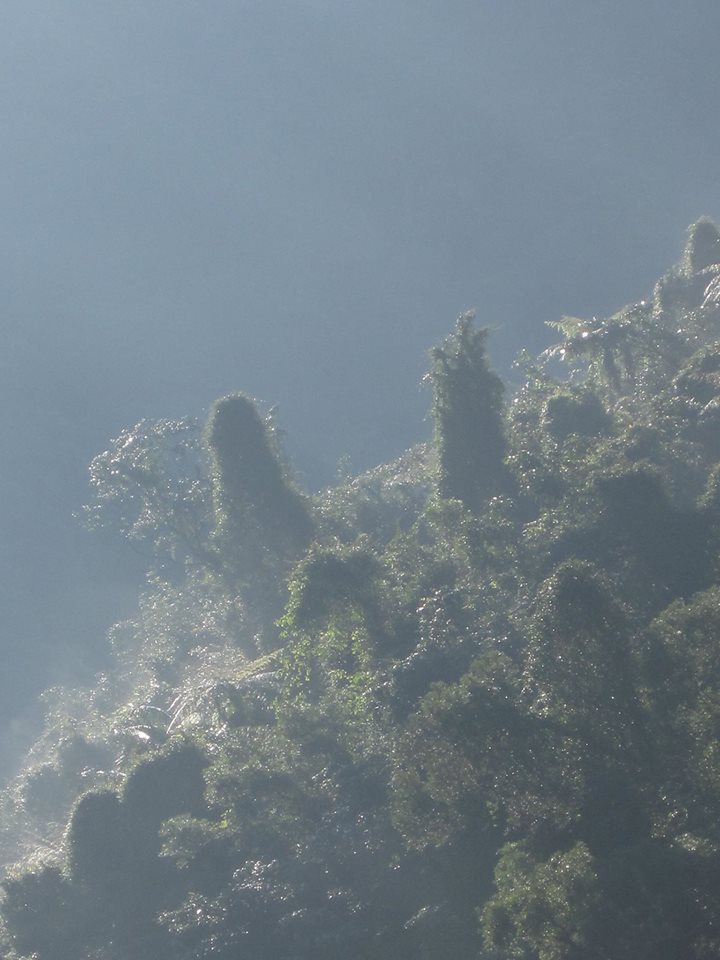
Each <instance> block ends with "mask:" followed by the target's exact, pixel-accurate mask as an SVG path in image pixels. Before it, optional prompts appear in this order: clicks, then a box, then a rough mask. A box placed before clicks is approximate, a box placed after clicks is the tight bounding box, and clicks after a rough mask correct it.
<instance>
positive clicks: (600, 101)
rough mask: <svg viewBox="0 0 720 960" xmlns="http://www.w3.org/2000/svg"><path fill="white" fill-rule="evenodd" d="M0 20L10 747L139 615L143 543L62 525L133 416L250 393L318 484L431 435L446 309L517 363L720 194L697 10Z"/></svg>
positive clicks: (442, 7)
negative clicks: (269, 409) (479, 327)
mask: <svg viewBox="0 0 720 960" xmlns="http://www.w3.org/2000/svg"><path fill="white" fill-rule="evenodd" d="M0 27H1V30H0V48H1V52H2V56H1V57H0V82H1V84H2V89H3V94H4V95H3V97H2V101H1V102H0V104H1V105H0V110H1V114H0V116H1V120H2V126H3V132H4V137H3V151H2V155H0V170H1V171H2V176H1V177H0V191H2V208H3V218H2V229H1V230H0V242H1V243H2V262H3V267H4V269H3V280H4V284H3V286H4V308H3V323H4V336H3V350H2V351H1V352H0V365H1V369H2V378H1V380H0V384H1V386H0V389H1V390H2V405H1V407H0V417H1V418H2V429H3V436H4V447H5V455H4V459H3V465H4V466H3V471H2V478H1V488H2V494H3V499H2V504H3V511H2V521H1V523H0V536H1V538H2V544H3V548H2V565H1V569H2V587H1V588H0V589H1V592H2V609H3V611H4V618H3V621H4V622H3V631H2V649H3V656H4V670H3V681H2V687H1V688H0V695H1V696H2V701H3V718H4V721H5V727H6V734H5V743H6V746H5V750H8V749H9V747H8V746H7V744H9V743H11V742H12V741H13V738H14V737H15V736H21V735H22V724H23V720H22V717H23V716H24V712H23V711H24V704H26V703H27V702H28V698H29V697H30V695H31V694H32V693H34V692H36V691H37V690H38V689H39V688H40V687H41V686H42V685H43V684H44V683H46V682H48V681H49V680H52V679H54V678H57V677H61V678H64V677H66V676H68V675H70V674H71V673H72V671H74V670H76V669H77V668H78V663H80V662H82V663H84V664H85V667H86V669H87V670H90V669H93V668H94V666H93V665H94V664H96V663H99V662H101V658H102V642H103V635H104V631H105V629H106V627H107V626H108V625H109V623H110V622H111V621H112V620H113V619H115V618H116V617H118V616H122V615H124V614H127V613H128V612H129V611H130V610H131V609H132V602H133V600H132V598H133V595H134V590H135V583H136V579H137V576H138V568H137V565H136V564H135V563H134V562H133V559H132V557H131V556H130V555H123V554H122V553H120V554H119V555H118V556H119V558H120V559H119V560H118V566H117V567H116V568H115V567H113V566H112V564H111V562H110V560H109V559H108V557H109V548H108V547H107V545H106V544H105V543H100V542H98V541H95V542H93V541H91V539H90V538H89V537H88V536H86V535H84V534H82V533H81V532H80V531H79V530H78V529H77V523H76V521H75V520H74V519H73V513H75V512H77V511H78V510H79V509H80V506H81V504H82V502H83V500H84V499H85V497H86V489H85V486H86V468H87V463H88V461H89V459H90V458H91V457H92V456H93V454H94V453H96V452H98V451H100V450H102V449H103V448H104V447H105V446H106V445H107V443H108V442H109V440H110V438H112V437H113V436H115V435H117V433H119V431H120V430H121V429H122V428H123V427H125V426H129V425H131V424H132V423H134V422H136V421H137V420H139V419H140V418H142V417H165V416H170V417H174V416H178V417H179V416H182V415H185V414H193V415H199V416H204V415H205V413H206V412H207V409H208V407H209V405H210V404H211V403H212V401H213V400H214V399H215V398H217V397H218V396H221V395H223V394H225V393H228V392H231V391H235V390H244V391H246V392H247V393H249V394H251V395H253V396H256V397H257V398H258V399H259V400H260V401H261V402H263V403H266V404H275V403H277V404H278V405H279V418H280V422H281V424H282V426H283V427H284V428H285V429H286V431H287V434H288V447H289V450H290V452H291V454H292V457H293V460H294V462H295V463H296V465H297V468H298V472H299V474H300V477H301V479H302V481H303V482H304V483H305V484H306V485H307V486H308V487H309V488H317V487H318V486H320V485H322V484H324V483H327V482H329V481H330V480H331V479H332V477H333V475H334V470H335V464H336V463H337V461H338V459H339V458H340V457H343V456H348V457H349V458H350V461H351V463H352V465H353V467H354V469H357V470H361V469H364V468H366V467H369V466H371V465H373V464H374V463H377V462H380V461H381V460H383V459H387V458H389V457H391V456H393V455H395V454H397V453H399V452H400V451H402V450H403V449H404V448H406V447H407V446H409V445H410V444H412V443H414V442H416V441H417V440H418V439H421V438H422V437H424V436H426V435H427V433H428V431H429V425H428V423H427V419H426V409H427V406H428V397H427V396H426V395H425V392H424V391H423V389H422V388H421V386H420V380H421V377H422V374H423V372H424V369H425V357H426V352H427V350H428V348H430V347H431V346H432V345H433V344H434V343H436V342H437V341H438V340H439V339H440V338H441V337H442V336H444V335H445V333H446V332H447V330H448V329H449V328H450V326H451V324H452V322H453V319H454V317H455V316H456V315H457V314H458V313H459V312H460V311H462V310H464V309H467V308H469V307H476V308H477V310H478V318H479V321H480V322H481V323H482V324H485V325H488V326H490V327H491V329H492V331H493V334H492V337H491V340H490V352H491V354H492V357H493V361H494V363H495V365H496V366H497V368H498V369H499V370H501V371H502V372H503V373H504V374H505V375H506V376H507V375H509V366H510V362H511V359H512V357H513V355H514V354H515V353H516V351H517V350H518V349H519V348H520V347H523V346H525V347H529V348H530V349H533V350H537V349H540V348H542V347H543V346H544V345H545V344H546V343H547V342H548V333H547V330H546V328H545V327H544V321H546V320H552V319H554V318H556V317H558V316H560V315H561V314H563V313H570V314H575V313H576V314H580V315H592V314H598V315H601V314H606V313H608V312H612V311H614V310H615V309H617V308H619V307H620V306H622V305H623V304H624V303H626V302H628V301H632V300H635V299H639V298H641V297H643V296H645V295H646V294H647V293H648V292H649V290H650V289H651V287H652V284H653V281H654V280H655V278H656V277H657V276H658V275H660V274H661V273H662V272H664V271H665V270H666V269H667V268H668V267H669V266H670V264H671V263H672V262H673V261H674V260H676V259H677V257H678V254H679V251H680V248H681V246H682V239H683V238H682V233H683V230H684V228H685V227H686V226H687V225H688V224H689V223H690V222H691V221H693V220H695V219H697V218H698V217H699V216H700V215H702V214H708V215H710V216H715V217H717V216H718V215H720V195H719V192H718V187H719V186H720V184H719V177H720V173H719V171H720V164H719V163H718V155H719V154H720V142H719V141H720V132H719V131H718V127H717V123H716V117H717V105H716V96H717V90H718V89H720V61H719V60H718V57H717V51H716V45H717V37H718V35H720V34H719V29H720V7H718V5H717V3H715V2H714V0H708V2H688V3H685V4H677V3H670V2H666V0H660V2H656V3H654V4H639V3H636V4H627V3H621V2H615V0H613V2H599V3H578V2H577V0H574V2H571V0H563V2H560V0H557V2H547V3H543V4H537V3H532V2H530V0H524V2H512V0H510V2H505V3H502V4H498V3H490V2H477V0H474V2H450V3H447V2H443V3H440V2H439V0H438V2H435V0H432V2H426V0H412V2H409V0H407V2H406V0H394V2H393V3H387V2H385V3H381V2H379V0H363V2H346V3H333V2H330V0H304V2H302V3H300V2H288V0H276V2H273V3H254V2H253V3H250V2H242V0H213V2H211V3H204V4H198V3H192V2H189V0H172V2H169V0H154V2H153V3H145V2H135V0H124V2H123V3H119V4H110V3H98V2H89V0H88V2H80V0H68V2H65V3H62V4H61V3H57V2H50V0H33V2H27V0H23V2H20V0H7V2H6V3H5V4H3V9H2V13H1V14H0ZM13 718H15V719H14V720H13ZM18 718H19V719H18Z"/></svg>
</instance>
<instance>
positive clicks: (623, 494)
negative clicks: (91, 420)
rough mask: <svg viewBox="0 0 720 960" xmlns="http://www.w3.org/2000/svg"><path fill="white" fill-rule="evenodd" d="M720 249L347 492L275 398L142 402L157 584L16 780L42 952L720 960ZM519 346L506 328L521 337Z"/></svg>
mask: <svg viewBox="0 0 720 960" xmlns="http://www.w3.org/2000/svg"><path fill="white" fill-rule="evenodd" d="M718 277H720V242H718V232H717V230H716V228H715V226H714V225H713V224H712V223H711V222H710V221H708V220H701V221H698V222H697V223H695V224H694V225H692V226H691V227H690V229H689V231H688V238H687V244H686V248H685V251H684V253H683V255H682V257H681V259H680V261H679V263H678V264H677V266H675V267H674V268H672V269H671V270H669V271H668V272H667V273H666V274H665V275H664V276H663V277H661V278H660V279H659V280H658V282H657V284H656V285H655V288H654V290H653V291H652V294H649V295H648V298H647V299H646V300H643V301H640V302H637V303H633V304H631V305H629V306H628V307H625V308H623V309H621V310H619V311H618V312H617V313H615V314H613V315H611V316H608V317H604V318H597V317H593V318H592V319H590V320H583V319H581V318H578V317H572V316H566V317H563V318H561V319H560V320H558V321H556V322H554V323H553V329H554V330H555V332H556V335H557V342H556V343H555V345H553V346H552V347H550V348H548V349H547V350H545V351H543V353H542V354H541V355H540V356H538V357H533V356H532V355H531V354H530V353H529V352H525V353H524V354H522V355H521V356H520V357H519V359H518V365H517V370H518V380H519V382H518V385H517V387H516V388H515V389H511V388H510V387H509V386H508V385H506V384H504V383H503V381H502V379H501V378H500V377H499V375H498V374H497V373H495V372H494V371H493V370H492V368H491V365H490V362H489V360H488V355H487V346H488V334H487V331H486V330H484V329H483V328H482V327H481V326H478V325H477V324H476V321H475V318H474V316H473V314H470V313H465V314H463V315H462V316H461V317H460V318H459V320H458V321H457V323H456V325H455V327H454V329H452V330H451V331H450V333H449V334H448V335H447V336H446V338H445V339H444V340H443V341H442V343H441V344H440V345H439V346H437V347H436V348H435V349H434V350H432V351H431V353H430V356H429V370H428V381H429V385H430V387H431V388H432V400H431V406H432V410H433V416H434V422H435V434H434V437H433V439H432V441H430V442H428V443H425V444H420V445H418V446H415V447H413V448H412V449H410V450H408V451H407V452H406V453H405V454H404V455H403V456H402V457H400V458H399V459H397V460H395V461H392V462H390V463H387V464H384V465H382V466H379V467H377V468H375V469H373V470H370V471H368V472H365V473H361V474H360V475H357V476H353V475H351V474H349V475H346V476H344V477H342V478H340V479H339V480H338V482H337V483H336V484H334V485H333V486H330V487H328V488H327V489H325V490H323V491H321V492H319V493H316V494H314V495H310V494H306V493H303V492H301V490H300V488H299V486H298V485H297V484H296V483H295V481H293V479H292V476H291V470H290V467H289V464H288V461H287V457H286V455H285V453H284V452H283V445H282V442H281V434H280V431H279V428H278V425H277V422H276V417H275V415H274V414H272V413H266V412H264V411H263V409H262V408H261V407H260V406H259V405H258V404H256V403H255V402H254V401H253V400H252V399H251V398H250V397H248V396H247V395H245V394H240V393H234V394H230V395H228V396H226V397H224V398H222V399H220V400H218V401H217V403H216V404H215V406H214V407H213V409H212V412H211V414H210V416H209V419H208V422H207V423H203V422H199V421H198V420H196V419H193V418H185V419H181V420H147V419H146V420H143V421H141V422H139V423H138V424H136V425H135V426H134V427H131V428H128V429H127V430H125V431H123V432H122V433H121V434H120V435H119V436H118V438H117V439H116V440H114V441H113V442H112V444H111V445H110V446H109V447H108V449H107V450H106V451H105V452H103V453H101V454H99V455H98V456H96V457H95V458H94V460H93V461H92V464H91V487H90V496H89V502H88V505H87V508H86V511H85V514H84V517H85V521H86V523H87V524H88V525H90V526H91V527H95V528H101V529H104V530H106V531H110V530H114V531H115V533H116V535H118V536H119V537H120V538H122V539H123V540H124V541H126V542H127V543H130V544H132V545H133V546H134V547H135V548H136V549H137V550H138V551H139V552H140V555H141V556H142V557H143V558H144V562H145V566H146V577H145V583H144V587H143V590H142V593H141V596H140V598H139V603H138V608H137V611H136V613H135V615H134V616H133V617H132V618H130V619H128V620H125V621H123V622H120V623H118V624H117V625H116V626H115V627H113V629H112V630H111V632H110V636H109V644H110V653H109V655H108V661H107V664H106V666H105V667H104V669H103V670H102V672H101V673H98V674H97V675H96V676H95V677H94V678H93V679H92V680H91V681H90V682H88V683H87V684H85V685H83V686H77V687H73V686H71V685H65V686H62V685H58V686H56V687H55V688H52V689H49V690H48V691H46V693H45V694H44V696H43V706H44V710H45V722H44V728H43V730H42V732H41V734H40V736H39V737H38V739H37V741H36V742H35V743H34V744H33V746H32V748H31V749H30V750H29V752H28V753H27V755H26V757H25V758H24V761H23V764H22V768H21V770H20V772H19V774H18V776H17V777H16V778H15V779H14V780H13V781H12V782H11V783H9V784H7V785H6V787H5V788H4V789H3V791H2V793H0V851H2V859H3V863H4V875H3V881H2V896H1V897H0V916H1V918H2V926H1V929H0V939H1V941H2V952H3V956H6V957H7V958H8V960H30V958H32V960H76V958H78V957H87V958H91V957H92V958H93V960H163V958H167V960H171V958H172V960H201V958H210V957H213V958H219V960H225V958H227V960H231V958H232V960H235V958H237V957H238V956H240V955H243V956H244V955H245V954H246V953H247V954H248V955H250V954H252V955H253V956H256V957H258V958H265V957H267V958H270V957H272V958H288V960H290V958H305V957H307V958H310V957H312V958H327V960H330V958H333V960H334V958H337V957H339V956H346V957H349V958H357V960H371V958H372V960H378V958H388V960H389V958H391V957H392V958H393V960H395V958H407V960H416V958H420V960H435V958H440V957H442V958H451V960H454V958H457V960H461V958H462V960H466V958H468V957H476V958H478V960H481V958H487V960H491V958H492V960H518V958H522V960H588V958H589V960H595V958H597V960H618V958H623V957H628V958H630V957H632V958H633V960H644V958H647V960H651V958H652V960H657V958H661V960H662V958H667V960H676V958H677V957H683V958H689V960H707V958H710V957H715V956H720V936H719V935H718V929H719V926H720V832H719V827H718V824H720V754H719V753H718V750H717V729H718V723H719V722H720V656H719V654H718V645H717V635H718V629H719V628H720V565H719V563H718V555H719V554H718V550H719V548H720V494H719V490H720V440H719V439H718V436H719V435H718V429H720V420H719V419H718V409H720V298H718V297H717V295H716V294H717V289H716V288H717V280H718ZM490 342H491V341H490Z"/></svg>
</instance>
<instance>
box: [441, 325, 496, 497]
mask: <svg viewBox="0 0 720 960" xmlns="http://www.w3.org/2000/svg"><path fill="white" fill-rule="evenodd" d="M486 339H487V330H476V329H475V327H474V325H473V314H472V313H465V314H463V315H462V316H461V317H459V319H458V321H457V324H456V326H455V330H454V331H453V333H451V334H450V336H449V337H448V338H447V339H446V340H445V341H444V342H443V343H442V344H441V345H440V346H439V347H435V349H434V350H433V351H432V353H431V355H430V356H431V360H432V365H431V368H430V374H429V379H430V382H431V383H432V386H433V393H434V402H433V416H434V419H435V432H436V443H437V448H438V459H439V477H438V490H439V492H440V495H441V496H443V497H448V498H452V499H457V500H461V501H462V502H463V504H464V505H465V506H466V507H467V508H468V509H469V510H471V511H472V512H473V513H480V511H481V509H482V506H483V504H484V502H485V501H486V500H488V499H489V498H490V497H491V496H493V495H494V494H498V493H500V492H502V491H503V490H504V489H505V488H506V487H507V476H506V472H505V467H504V463H503V460H504V456H505V435H504V431H503V407H502V398H503V392H504V387H503V384H502V381H501V380H500V378H499V377H498V376H497V374H495V373H493V372H492V370H490V368H489V366H488V363H487V359H486V356H485V340H486Z"/></svg>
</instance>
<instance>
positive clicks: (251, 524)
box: [207, 394, 314, 632]
mask: <svg viewBox="0 0 720 960" xmlns="http://www.w3.org/2000/svg"><path fill="white" fill-rule="evenodd" d="M207 442H208V446H209V448H210V453H211V457H212V464H213V497H214V508H215V534H214V535H215V542H216V544H217V546H218V548H219V550H220V553H221V560H222V563H223V568H224V571H225V573H226V575H227V579H228V580H229V582H230V585H231V586H232V587H234V589H236V590H238V591H240V592H241V593H242V595H243V599H244V601H245V604H246V608H247V611H248V612H250V611H254V613H252V614H251V618H257V619H258V620H262V621H264V622H265V624H268V623H271V622H272V621H273V620H275V619H277V617H278V616H279V615H280V613H281V612H282V607H283V605H284V598H285V590H284V586H283V583H282V581H283V578H284V576H285V574H286V572H287V570H288V568H289V566H290V565H291V564H292V563H293V562H294V561H296V560H297V559H298V558H299V556H300V555H301V554H302V552H303V551H304V550H305V549H306V547H307V546H308V545H309V544H310V541H311V539H312V536H313V530H314V525H313V521H312V518H311V516H310V511H309V509H308V506H307V503H306V501H305V499H304V498H303V497H302V496H301V495H300V494H299V493H298V491H297V490H296V489H295V487H294V486H293V485H292V483H291V482H290V480H289V477H288V475H287V471H286V469H285V468H284V464H283V463H282V460H281V458H280V455H279V451H278V448H277V441H276V437H275V434H274V431H273V429H272V426H271V424H269V423H268V421H263V419H262V418H261V417H260V414H259V413H258V410H257V407H256V406H255V404H254V403H253V402H252V400H250V399H249V398H248V397H246V396H244V395H243V394H233V395H231V396H228V397H224V398H222V399H221V400H218V401H217V403H216V404H215V406H214V407H213V410H212V413H211V415H210V420H209V423H208V428H207ZM265 632H267V631H265Z"/></svg>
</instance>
